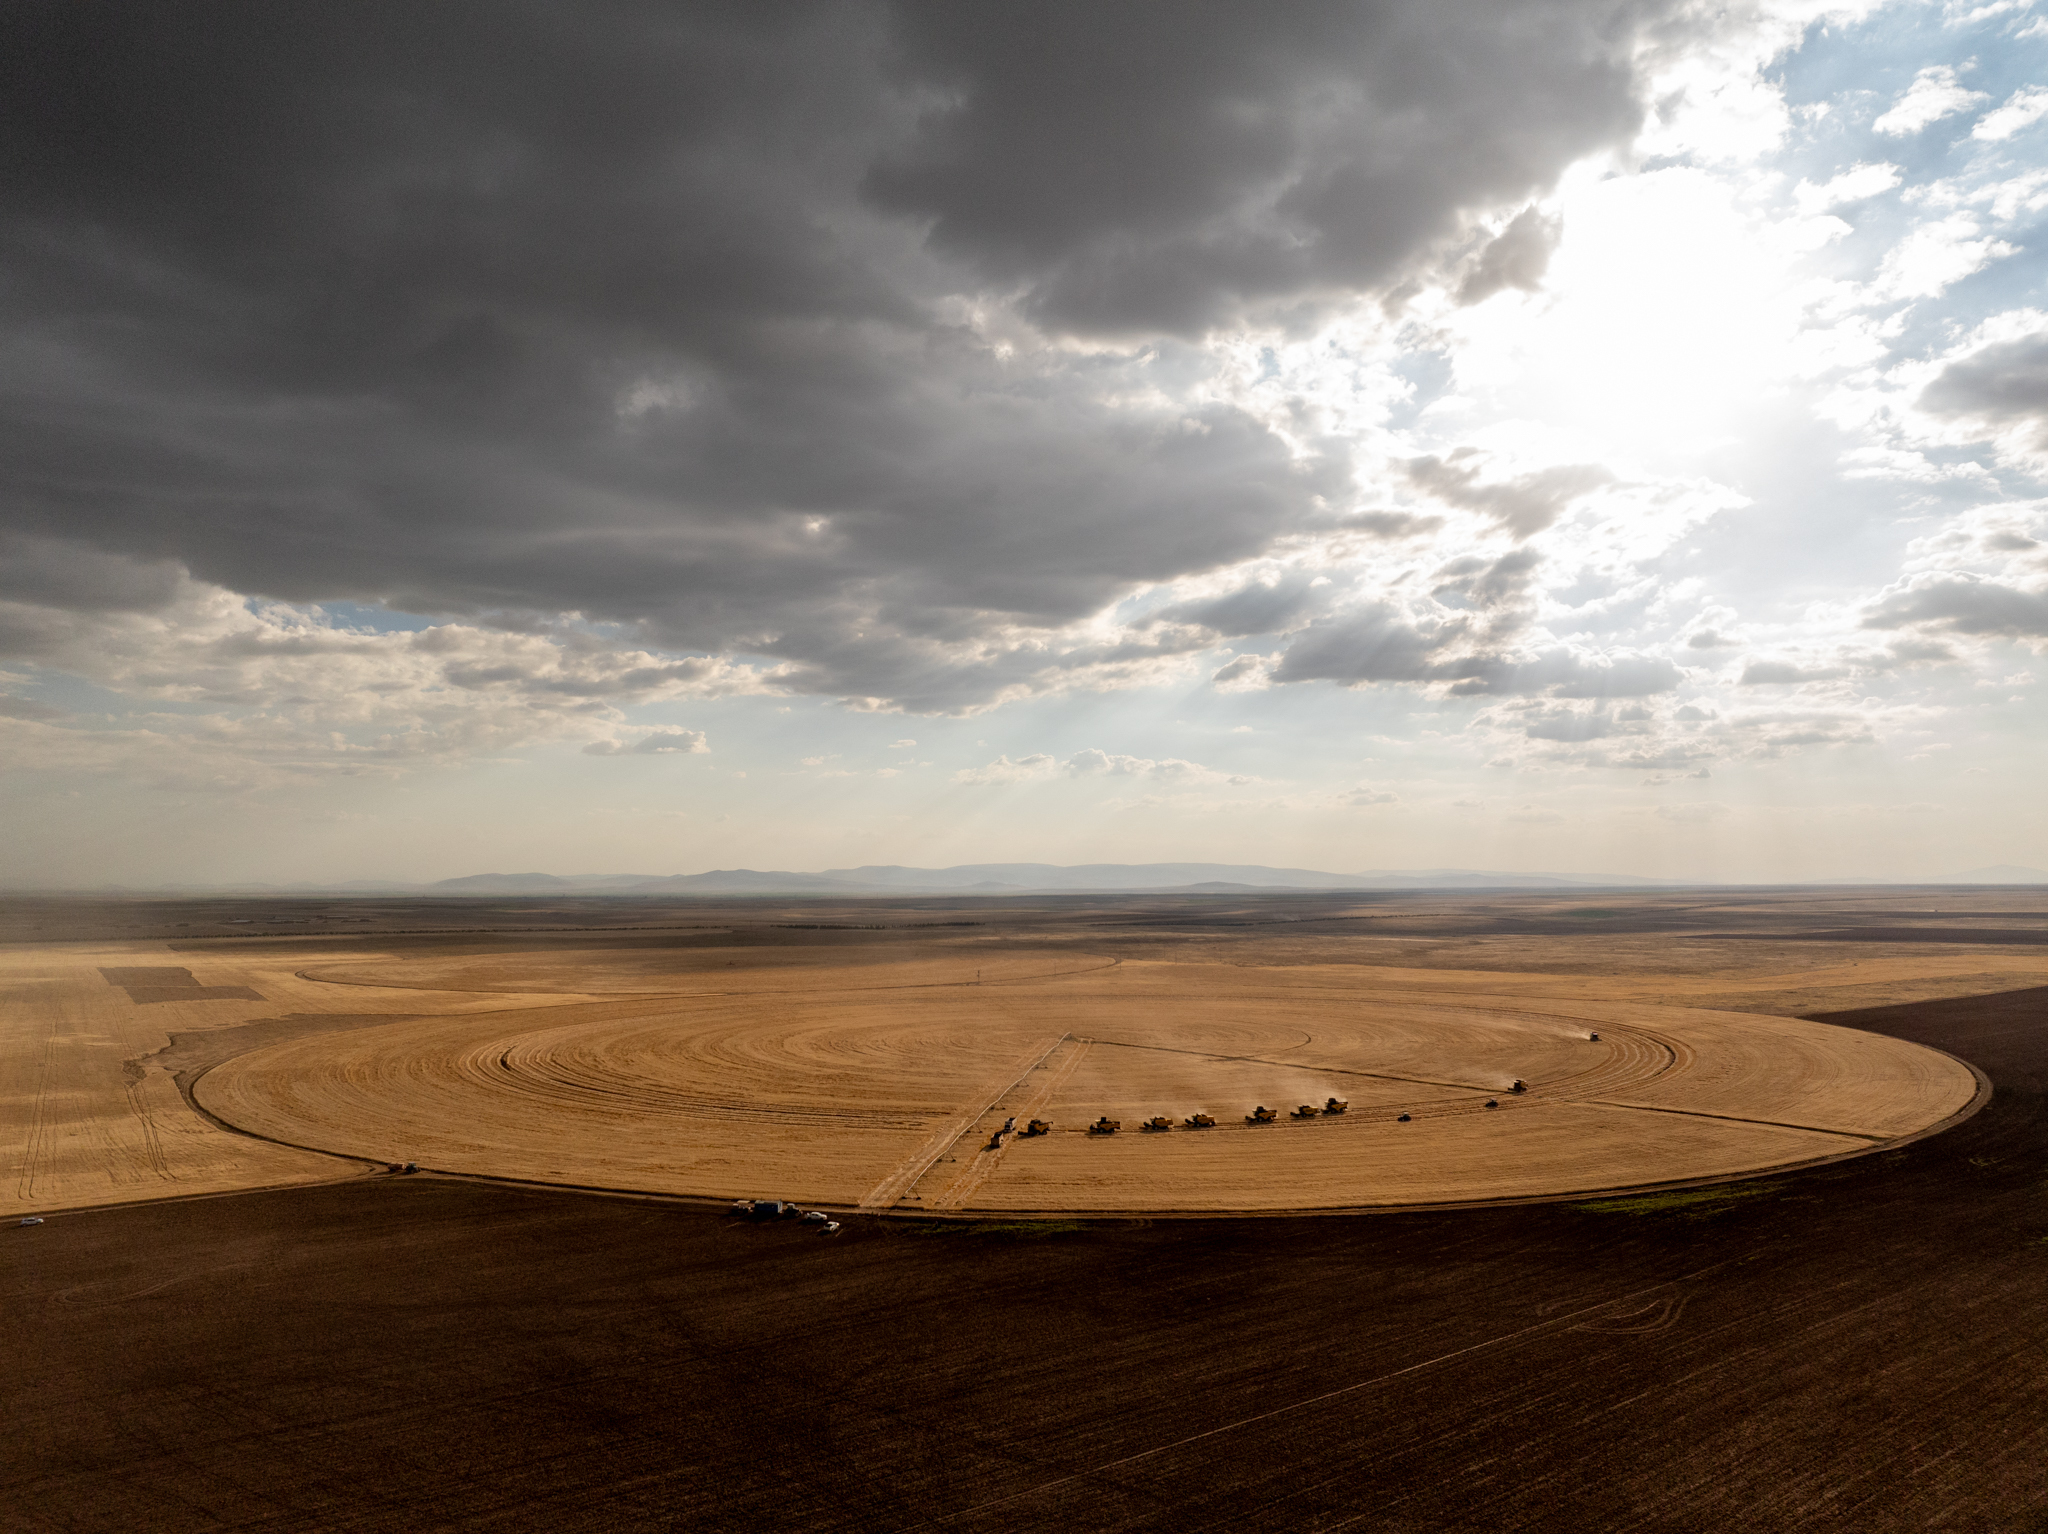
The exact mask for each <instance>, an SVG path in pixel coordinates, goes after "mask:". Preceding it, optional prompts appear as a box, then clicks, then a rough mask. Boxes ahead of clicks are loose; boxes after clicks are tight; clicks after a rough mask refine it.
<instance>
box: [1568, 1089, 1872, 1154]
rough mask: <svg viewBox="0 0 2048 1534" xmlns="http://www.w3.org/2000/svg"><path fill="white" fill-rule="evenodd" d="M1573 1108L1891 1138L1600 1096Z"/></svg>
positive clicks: (1577, 1102)
mask: <svg viewBox="0 0 2048 1534" xmlns="http://www.w3.org/2000/svg"><path fill="white" fill-rule="evenodd" d="M1571 1102H1572V1104H1573V1106H1575V1107H1580V1108H1613V1109H1615V1110H1617V1111H1618V1112H1621V1113H1675V1114H1677V1115H1678V1116H1679V1117H1681V1118H1688V1119H1719V1120H1720V1121H1721V1122H1723V1123H1725V1124H1762V1125H1765V1126H1767V1127H1769V1128H1771V1129H1798V1130H1803V1131H1804V1132H1806V1133H1807V1134H1815V1135H1836V1136H1839V1137H1840V1138H1842V1139H1844V1140H1867V1141H1869V1142H1870V1143H1871V1144H1872V1145H1884V1144H1888V1143H1889V1142H1890V1141H1891V1140H1892V1138H1893V1136H1891V1135H1869V1134H1865V1133H1863V1132H1862V1131H1861V1130H1860V1129H1823V1128H1821V1126H1820V1125H1818V1124H1788V1123H1786V1122H1785V1121H1784V1120H1782V1119H1753V1118H1746V1117H1744V1116H1743V1115H1742V1114H1740V1113H1709V1112H1707V1110H1706V1109H1704V1108H1660V1107H1658V1106H1656V1105H1655V1104H1654V1103H1624V1102H1616V1101H1613V1100H1612V1099H1609V1098H1603V1097H1575V1098H1572V1099H1571Z"/></svg>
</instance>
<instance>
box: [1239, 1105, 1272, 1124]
mask: <svg viewBox="0 0 2048 1534" xmlns="http://www.w3.org/2000/svg"><path fill="white" fill-rule="evenodd" d="M1279 1120H1280V1110H1279V1109H1278V1108H1254V1109H1252V1111H1251V1112H1250V1113H1247V1114H1246V1115H1245V1116H1244V1121H1245V1122H1246V1123H1247V1124H1275V1123H1278V1122H1279Z"/></svg>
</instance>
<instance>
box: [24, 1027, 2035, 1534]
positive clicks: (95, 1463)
mask: <svg viewBox="0 0 2048 1534" xmlns="http://www.w3.org/2000/svg"><path fill="white" fill-rule="evenodd" d="M1828 1020H1829V1021H1838V1022H1844V1023H1849V1024H1852V1025H1854V1026H1858V1027H1864V1028H1870V1029H1873V1030H1876V1031H1881V1032H1885V1033H1891V1034H1895V1035H1897V1036H1900V1037H1903V1038H1909V1039H1913V1040H1916V1041H1919V1042H1922V1043H1927V1044H1932V1045H1934V1046H1936V1047H1938V1048H1941V1049H1945V1050H1948V1051H1951V1052H1952V1053H1955V1054H1957V1055H1959V1056H1961V1057H1962V1058H1964V1059H1966V1060H1969V1061H1971V1062H1973V1063H1974V1064H1976V1065H1978V1066H1979V1067H1980V1068H1982V1069H1983V1070H1985V1071H1986V1072H1988V1073H1989V1075H1990V1077H1991V1078H1992V1081H1993V1082H1994V1084H1995V1089H1996V1095H1995V1096H1994V1097H1993V1099H1992V1101H1991V1102H1990V1104H1989V1105H1988V1106H1987V1107H1985V1109H1984V1110H1983V1111H1982V1112H1980V1113H1979V1114H1977V1115H1976V1116H1975V1117H1974V1118H1972V1119H1970V1120H1969V1121H1968V1122H1966V1123H1964V1124H1962V1125H1961V1126H1959V1127H1958V1128H1955V1129H1953V1130H1950V1131H1948V1132H1946V1133H1944V1134H1941V1135H1937V1136H1935V1137H1933V1138H1931V1139H1927V1140H1923V1141H1920V1142H1918V1143H1916V1144H1913V1145H1911V1146H1908V1147H1906V1148H1904V1149H1902V1150H1898V1151H1895V1152H1891V1153H1887V1154H1885V1155H1882V1156H1878V1157H1872V1158H1868V1159H1865V1160H1860V1161H1852V1162H1847V1163H1843V1164H1840V1165H1837V1166H1832V1167H1822V1168H1817V1169H1814V1170H1811V1171H1807V1172H1803V1173H1794V1174H1789V1175H1786V1176H1782V1177H1779V1178H1775V1179H1772V1180H1770V1181H1768V1182H1765V1183H1760V1184H1756V1183H1753V1184H1733V1185H1725V1186H1722V1187H1719V1188H1712V1189H1703V1190H1696V1191H1694V1192H1691V1193H1681V1194H1667V1195H1662V1196H1657V1197H1651V1198H1646V1199H1641V1200H1624V1201H1620V1202H1614V1203H1604V1204H1593V1205H1552V1206H1538V1207H1517V1208H1501V1209H1488V1210H1471V1211H1463V1212H1452V1213H1439V1214H1429V1215H1384V1216H1376V1217H1367V1218H1330V1219H1294V1220H1287V1219H1273V1220H1217V1221H1195V1222H1166V1221H1161V1222H1157V1223H1151V1224H1146V1223H1141V1222H1134V1223H1131V1224H1127V1225H1101V1226H1090V1227H1088V1228H1086V1229H1075V1228H1063V1227H1061V1226H1059V1225H1057V1224H1050V1225H1031V1224H1023V1225H1013V1226H1003V1225H999V1224H998V1225H987V1224H983V1225H975V1226H950V1225H940V1224H937V1223H933V1224H930V1225H919V1224H915V1223H909V1222H903V1221H888V1222H885V1221H853V1222H850V1223H849V1225H848V1228H847V1230H846V1232H845V1233H844V1234H843V1235H841V1236H838V1237H835V1238H830V1239H825V1238H820V1237H818V1236H816V1235H814V1234H812V1233H811V1232H809V1231H808V1230H804V1229H801V1228H799V1227H794V1226H788V1225H771V1226H758V1225H749V1224H745V1223H740V1222H735V1221H732V1220H730V1219H728V1218H724V1217H721V1216H718V1215H715V1214H708V1213H705V1212H703V1211H701V1210H696V1209H690V1208H685V1207H680V1206H673V1205H663V1204H657V1203H649V1202H635V1201H628V1200H620V1199H606V1198H598V1197H587V1196H579V1195H575V1194H567V1193H556V1192H545V1191H538V1190H536V1191H524V1190H518V1189H509V1188H505V1187H501V1186H485V1185H475V1184H466V1183H462V1182H458V1181H453V1180H446V1179H430V1178H426V1177H412V1178H407V1177H402V1176H401V1177H393V1178H380V1179H375V1180H369V1181H362V1182H356V1183H349V1184H341V1185H335V1186H327V1187H314V1188H304V1189H295V1190H286V1191H279V1192H271V1193H252V1194H244V1195H239V1196H231V1197H221V1198H207V1199H195V1200H191V1201H187V1202H182V1203H165V1204H156V1205H148V1206H133V1207H128V1208H108V1209H102V1210H97V1211H91V1212H85V1213H79V1214H73V1215H66V1216H59V1217H53V1218H51V1219H50V1220H49V1221H48V1222H47V1223H46V1224H44V1225H41V1226H38V1227H33V1228H9V1229H6V1230H4V1231H0V1270H4V1286H5V1287H4V1292H5V1294H6V1295H7V1297H8V1303H7V1305H6V1307H5V1309H4V1312H0V1349H4V1352H0V1356H4V1358H5V1360H6V1366H5V1369H4V1370H0V1421H4V1422H5V1423H6V1425H7V1430H6V1432H5V1434H4V1435H0V1485H4V1487H5V1492H4V1496H5V1510H4V1515H0V1524H4V1526H5V1527H7V1528H9V1529H15V1530H24V1531H26V1530H38V1531H40V1530H87V1529H90V1530H100V1529H120V1530H142V1529H147V1530H150V1531H152V1534H173V1531H184V1530H215V1529H249V1530H257V1529H261V1530H298V1529H320V1530H385V1529H389V1530H420V1529H543V1528H544V1529H550V1530H586V1529H587V1530H599V1529H602V1530H621V1529H736V1528H755V1529H876V1530H895V1529H947V1530H994V1529H1018V1528H1030V1529H1037V1528H1061V1529H1080V1530H1098V1529H1100V1530H1109V1529H1162V1530H1163V1529H1173V1530H1192V1529H1211V1528H1218V1529H1220V1528H1245V1527H1252V1526H1260V1527H1265V1526H1271V1527H1287V1528H1294V1529H1314V1530H1334V1529H1353V1530H1381V1529H1402V1530H1423V1529H1499V1530H1557V1531H1567V1530H1568V1531H1574V1534H1578V1531H1588V1530H1601V1531H1620V1530H1699V1531H1717V1534H1718V1531H1725V1530H1731V1529H1744V1530H1799V1529H1815V1530H1819V1529H1827V1530H1838V1529H1839V1530H1856V1531H1859V1534H1875V1531H1889V1530H1908V1529H1911V1530H1925V1529H1942V1530H1972V1531H1974V1530H1984V1531H1992V1530H1997V1531H2007V1530H2025V1529H2034V1528H2042V1527H2048V989H2031V990H2025V991H2017V992H2009V993H2005V994H2001V995H1988V996H1979V997H1975V998H1970V999H1965V1000H1956V1001H1944V1002H1935V1003H1917V1004H1912V1005H1907V1006H1899V1007H1890V1008H1883V1009H1876V1010H1871V1011H1864V1012H1858V1013H1846V1014H1843V1013H1838V1014H1835V1015H1833V1016H1832V1017H1830V1018H1829V1019H1828ZM763 1191H764V1192H771V1191H772V1190H763Z"/></svg>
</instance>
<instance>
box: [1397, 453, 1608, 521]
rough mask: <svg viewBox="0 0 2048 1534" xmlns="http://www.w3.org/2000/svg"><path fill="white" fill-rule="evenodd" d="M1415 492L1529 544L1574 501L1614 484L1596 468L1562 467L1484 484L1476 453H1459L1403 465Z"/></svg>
mask: <svg viewBox="0 0 2048 1534" xmlns="http://www.w3.org/2000/svg"><path fill="white" fill-rule="evenodd" d="M1407 470H1408V479H1409V482H1410V483H1411V484H1413V485H1414V486H1415V487H1416V488H1417V489H1419V490H1423V491H1426V492H1427V493H1428V494H1430V495H1433V496H1435V497H1436V498H1437V499H1438V500H1440V501H1442V502H1443V503H1444V504H1445V505H1447V506H1457V507H1461V508H1463V509H1464V510H1466V511H1476V512H1478V513H1480V514H1481V515H1482V516H1488V517H1492V518H1493V519H1494V520H1495V521H1496V522H1498V523H1499V524H1500V525H1501V526H1502V527H1504V528H1506V529H1507V530H1508V531H1509V532H1510V533H1512V534H1514V536H1515V537H1517V538H1531V537H1534V536H1535V535H1536V534H1537V533H1540V532H1542V531H1543V530H1544V529H1545V528H1546V527H1549V526H1550V525H1551V524H1552V523H1553V522H1555V521H1556V520H1557V519H1558V518H1559V517H1561V516H1563V515H1564V514H1565V511H1566V510H1567V509H1568V508H1569V507H1570V506H1571V503H1572V502H1573V501H1575V500H1577V499H1578V498H1579V497H1580V496H1582V495H1586V494H1588V493H1590V492H1592V491H1594V490H1598V489H1599V488H1600V487H1601V486H1603V485H1610V484H1612V483H1614V476H1613V475H1612V474H1610V473H1609V472H1608V471H1607V470H1605V469H1603V468H1601V467H1600V466H1599V465H1598V464H1590V463H1566V464H1558V465H1556V466H1554V467H1552V468H1548V469H1539V470H1537V471H1536V472H1535V473H1533V474H1522V475H1517V476H1514V477H1512V478H1509V479H1503V480H1494V481H1491V482H1486V481H1484V480H1483V479H1482V475H1483V472H1484V471H1483V469H1482V466H1481V460H1480V458H1479V456H1478V454H1477V453H1475V452H1474V450H1473V449H1471V448H1460V449H1459V450H1458V451H1457V452H1455V453H1453V454H1451V456H1450V457H1449V458H1448V459H1444V458H1435V457H1430V458H1416V459H1413V460H1411V461H1410V462H1409V463H1408V465H1407Z"/></svg>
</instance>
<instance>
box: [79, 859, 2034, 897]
mask: <svg viewBox="0 0 2048 1534" xmlns="http://www.w3.org/2000/svg"><path fill="white" fill-rule="evenodd" d="M1707 882H1711V881H1701V880H1697V879H1643V878H1637V877H1635V876H1633V875H1628V874H1517V873H1499V872H1490V871H1487V870H1484V869H1472V868H1426V869H1398V870H1397V869H1376V870H1373V871H1370V872H1366V873H1356V874H1335V873H1326V872H1324V871H1322V870H1320V869H1314V868H1267V867H1265V866H1264V865H1262V864H1257V863H1077V864H1058V863H961V864H958V865H956V866H954V867H952V868H905V867H902V866H900V865H898V864H893V863H892V864H873V863H870V864H866V865H863V866H862V867H859V868H828V869H825V870H824V871H822V872H820V873H793V872H790V871H787V870H780V869H777V870H768V871H765V872H764V871H762V870H759V869H753V868H722V869H717V870H715V871H713V872H711V873H702V874H665V875H664V874H571V875H569V876H567V877H564V876H562V875H560V874H547V873H523V874H469V875H466V876H464V877H463V878H459V879H441V880H439V881H437V882H435V883H432V884H412V883H406V882H403V881H400V880H395V879H351V880H347V881H345V882H342V883H336V884H316V883H311V882H307V883H299V884H237V885H209V886H203V887H201V886H190V885H187V886H181V887H179V888H177V889H175V890H173V889H166V888H164V887H158V888H156V889H149V890H145V889H138V888H135V887H132V886H128V887H114V886H105V885H103V886H100V887H99V888H98V889H97V890H93V891H89V892H88V891H79V892H78V893H81V894H83V893H95V894H106V895H143V894H170V893H191V894H201V893H204V894H217V895H229V894H241V895H425V896H434V895H449V896H454V895H482V896H493V895H504V896H522V895H526V896H546V895H939V894H950V895H1051V894H1112V893H1131V894H1157V895H1244V894H1249V893H1252V892H1253V891H1259V890H1264V891H1269V892H1270V891H1278V890H1298V891H1305V892H1306V891H1316V890H1547V889H1554V890H1574V889H1578V890H1590V889H1698V888H1700V887H1702V885H1703V883H1707ZM1811 882H1812V883H1813V884H1816V885H1836V886H1840V885H1858V886H1871V885H1886V884H1902V885H1906V884H1910V885H1929V884H1937V885H1938V884H1985V885H1990V884H2048V869H2041V868H2025V867H2021V866H2019V865H2018V864H2013V863H2000V864H1995V865H1993V866H1991V867H1988V868H1973V869H1971V870H1969V872H1967V873H1959V874H1950V875H1948V876H1947V877H1945V878H1939V879H1823V880H1814V881H1811Z"/></svg>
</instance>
